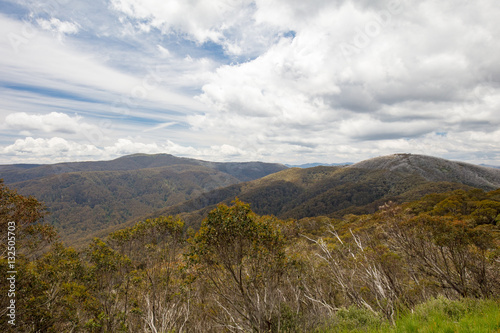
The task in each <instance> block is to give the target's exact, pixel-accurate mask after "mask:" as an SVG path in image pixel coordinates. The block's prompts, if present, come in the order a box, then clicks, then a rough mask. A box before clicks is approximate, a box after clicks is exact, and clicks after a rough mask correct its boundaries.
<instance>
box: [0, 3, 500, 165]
mask: <svg viewBox="0 0 500 333" xmlns="http://www.w3.org/2000/svg"><path fill="white" fill-rule="evenodd" d="M70 1H71V6H73V5H75V6H81V7H82V6H83V7H85V6H86V5H85V4H84V3H81V2H75V1H73V0H70ZM24 2H28V3H30V4H31V5H30V6H34V5H33V4H34V1H32V0H24ZM63 7H64V6H62V7H60V8H59V9H58V11H57V12H50V13H48V14H47V15H45V16H42V18H41V19H39V21H38V25H39V26H40V27H42V28H44V29H46V30H49V31H52V32H55V31H59V32H61V33H64V34H65V35H67V38H72V41H76V40H78V38H79V35H80V34H78V33H77V32H78V29H81V30H85V31H91V32H94V33H95V31H99V34H100V35H99V36H101V34H102V36H106V37H109V40H114V41H119V42H117V44H120V43H122V44H127V43H131V44H132V45H135V47H136V50H135V53H134V57H130V56H125V55H126V54H127V50H125V49H119V51H118V52H117V54H122V56H116V57H111V56H109V57H108V55H110V54H112V52H108V51H109V49H107V48H106V47H107V46H105V44H106V43H104V42H103V43H102V44H100V45H102V46H103V48H104V49H105V50H106V52H108V53H106V54H105V56H103V54H104V53H103V51H101V50H96V48H92V47H90V46H89V45H91V43H89V42H88V41H86V42H82V41H81V40H80V44H78V43H72V44H71V45H66V46H61V45H60V43H54V41H53V40H49V39H48V38H47V36H46V35H50V34H48V33H46V32H44V33H41V34H39V36H38V37H36V38H32V39H30V40H29V42H28V43H23V42H21V43H20V44H18V46H19V49H20V50H21V51H22V52H18V53H15V52H11V51H12V47H11V45H10V43H9V42H8V40H0V43H1V44H0V46H2V45H3V46H5V47H2V50H6V51H4V52H6V56H5V57H2V58H1V60H0V64H1V65H2V67H3V68H4V69H5V70H0V74H2V75H3V76H4V77H5V78H6V80H7V81H17V82H21V83H23V84H25V85H29V84H31V83H33V82H36V86H44V87H49V88H51V89H54V90H56V89H59V90H64V91H67V90H70V92H71V94H72V95H74V96H79V97H80V98H82V97H81V96H92V97H93V98H94V99H96V100H99V101H104V102H103V103H104V104H106V103H109V104H112V107H111V110H108V111H107V112H106V111H103V110H102V108H101V109H99V113H100V115H102V114H105V115H107V116H109V115H110V114H111V113H114V114H120V115H121V116H123V117H122V118H123V119H119V120H118V119H117V123H118V122H122V123H121V125H123V126H122V128H127V129H128V130H129V132H131V133H130V134H131V135H133V132H134V130H135V131H138V132H140V133H141V135H144V137H142V138H138V137H127V138H126V136H127V135H128V134H129V133H125V134H124V131H121V132H120V133H118V134H114V133H111V132H109V136H110V138H109V140H101V141H99V144H98V143H96V142H95V140H94V141H92V140H90V144H91V145H93V146H95V147H96V149H97V153H96V155H95V156H101V157H105V156H112V155H116V154H127V153H131V152H135V151H139V150H143V151H145V152H151V153H152V152H172V153H174V154H178V155H181V156H190V157H198V158H205V159H212V160H214V159H220V160H224V159H228V160H229V159H236V160H243V159H263V160H266V161H275V162H290V163H295V162H296V161H306V160H307V161H311V162H312V161H318V160H320V161H326V162H341V161H346V160H348V161H356V160H360V159H364V158H368V157H372V156H376V155H383V154H390V153H393V152H414V153H425V154H431V155H432V154H434V155H437V156H442V157H447V158H452V157H454V156H455V157H460V158H463V159H469V160H471V161H472V160H474V161H475V160H478V159H482V160H485V161H486V160H494V159H496V158H498V157H499V150H500V146H499V144H498V142H500V140H498V133H499V132H498V128H499V125H500V114H499V113H498V109H499V107H500V63H499V62H498V55H499V54H500V41H499V40H498V38H497V36H498V35H500V26H499V25H498V23H497V21H498V17H500V7H498V5H497V4H496V3H495V2H494V1H492V0H485V1H480V2H474V3H459V4H457V3H456V1H452V0H444V1H439V2H436V1H431V0H423V1H418V2H411V1H408V0H391V1H378V0H377V1H373V0H358V1H352V0H334V1H331V0H311V1H299V0H229V1H228V0H215V1H210V2H206V1H201V0H195V1H180V0H168V1H159V0H145V1H139V0H112V1H110V2H106V3H104V2H102V3H100V4H99V8H100V12H103V13H101V14H100V16H98V17H99V18H96V19H95V21H92V20H93V16H91V15H89V16H88V19H85V20H77V19H75V16H74V14H68V13H70V12H71V10H69V9H64V8H63ZM86 8H87V9H86V10H87V11H85V12H88V11H89V9H88V8H89V7H88V6H87V7H86ZM92 8H93V7H92ZM105 9H106V10H105ZM55 17H57V18H58V19H54V18H55ZM97 22H98V23H99V24H94V23H97ZM103 22H112V24H111V23H110V24H109V26H108V25H107V24H108V23H106V24H104V23H103ZM117 22H119V23H117ZM71 24H74V25H75V26H74V27H73V26H71ZM113 24H115V25H114V26H112V25H113ZM93 26H96V27H95V28H92V27H93ZM0 27H2V28H4V29H3V30H5V31H11V30H12V29H14V28H15V30H16V31H22V26H21V24H20V23H13V22H12V20H11V19H7V18H4V17H1V16H0ZM52 38H53V37H52ZM95 40H97V38H96V39H95ZM95 40H94V41H95ZM91 42H93V41H91ZM85 43H87V44H85ZM134 43H135V44H134ZM149 44H150V45H149ZM75 45H80V46H81V45H84V46H85V47H84V49H85V50H86V51H88V50H91V52H90V53H89V54H87V53H84V52H81V50H78V49H77V48H73V47H74V46H75ZM106 45H107V44H106ZM137 45H140V46H141V47H138V46H137ZM23 50H24V51H23ZM92 52H94V53H92ZM33 54H36V55H37V56H36V57H33ZM135 55H138V57H137V59H136V58H135ZM101 58H105V59H104V60H103V61H98V60H97V59H101ZM130 58H133V62H132V61H130ZM126 59H128V60H126ZM120 61H121V62H120ZM146 64H148V65H146ZM151 64H153V66H151ZM120 66H121V67H122V68H121V69H120ZM148 66H149V67H148ZM7 68H8V69H9V70H6V69H7ZM124 68H125V69H124ZM130 68H132V69H133V70H137V69H138V68H139V69H142V72H141V73H145V72H147V73H148V74H144V75H142V76H139V77H138V76H136V75H131V74H130V72H128V73H127V70H131V71H133V70H132V69H130ZM146 68H147V70H145V69H146ZM151 68H153V70H151ZM151 71H152V73H151ZM139 72H140V70H139ZM19 73H23V75H20V74H19ZM146 75H152V76H149V77H146ZM33 77H35V78H36V80H34V79H33ZM151 78H153V79H154V78H159V79H158V80H156V79H155V80H151ZM32 85H34V84H32ZM68 86H69V87H71V89H70V88H68ZM63 87H64V89H63ZM110 87H111V88H110ZM149 88H154V89H149ZM59 90H58V91H59ZM179 91H182V93H177V92H179ZM7 96H8V97H7V99H8V102H0V108H3V109H5V110H13V111H12V112H15V113H14V114H13V115H9V116H8V117H6V118H5V119H6V122H5V124H4V127H3V128H7V129H8V130H10V131H16V135H21V136H36V135H39V136H41V134H40V133H45V134H46V135H45V139H44V140H50V137H51V136H56V135H57V136H59V137H61V138H62V137H64V138H65V139H67V140H68V142H73V141H71V140H70V139H69V137H68V135H69V136H71V135H76V134H78V133H80V132H79V130H78V128H79V127H78V126H80V127H81V126H82V124H84V123H85V122H84V121H83V119H80V118H77V117H76V116H68V115H71V114H73V113H74V111H72V112H70V111H69V110H76V109H80V110H81V109H82V108H83V106H82V105H78V107H76V104H75V103H72V104H71V105H70V104H68V105H62V106H60V108H58V109H54V110H63V112H64V113H60V114H59V113H54V114H52V113H50V112H45V110H48V109H49V108H48V106H46V105H44V106H43V107H44V109H43V110H44V111H39V112H41V113H42V114H35V115H33V111H31V110H30V111H27V110H23V109H22V107H21V106H20V104H19V103H20V102H19V103H18V100H16V101H15V103H14V101H13V97H12V96H13V94H10V93H9V94H7ZM110 96H112V97H110ZM193 97H194V98H193ZM70 99H71V98H67V100H70ZM34 100H35V98H34V97H31V99H29V105H31V106H37V104H36V103H35V102H34ZM24 101H25V102H26V101H28V99H27V98H24ZM116 101H118V102H116ZM58 102H60V99H59V100H58ZM73 102H74V100H73ZM9 103H10V104H9ZM90 103H92V102H89V103H87V104H85V107H89V106H90V105H91V104H90ZM38 104H41V103H38ZM14 106H15V107H16V108H14ZM123 109H125V112H122V111H121V110H123ZM32 110H36V109H35V108H32ZM164 110H168V111H164ZM12 112H9V113H12ZM23 112H24V114H23ZM92 112H95V113H96V114H97V111H89V113H92ZM80 113H81V114H83V113H82V112H80ZM64 115H66V116H64ZM115 119H116V118H115ZM139 119H140V121H139ZM89 126H91V125H89ZM148 129H149V130H148ZM96 131H97V132H98V129H95V128H94V131H93V130H92V128H90V130H89V131H88V132H96ZM155 136H156V137H155ZM70 138H71V139H72V140H75V141H74V144H84V141H85V140H86V139H80V140H79V141H78V140H77V137H76V136H72V137H70ZM21 140H27V139H21ZM33 140H38V139H33ZM87 141H88V140H87ZM87 141H85V142H87ZM22 142H24V141H22ZM174 142H175V143H174ZM11 143H12V142H10V143H9V144H11ZM2 144H3V146H4V147H7V146H8V144H7V143H5V139H4V140H3V142H2ZM41 144H42V143H41ZM43 144H45V145H47V142H45V141H44V142H43ZM70 146H71V143H70ZM75 147H76V146H75ZM3 149H6V148H3ZM467 156H468V157H467ZM481 156H482V157H481Z"/></svg>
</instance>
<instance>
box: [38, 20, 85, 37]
mask: <svg viewBox="0 0 500 333" xmlns="http://www.w3.org/2000/svg"><path fill="white" fill-rule="evenodd" d="M37 23H38V25H39V26H40V27H41V28H42V29H44V30H47V31H51V32H52V33H55V34H57V35H58V37H59V38H61V36H62V35H65V34H69V35H72V34H76V33H78V31H79V26H78V24H75V23H73V22H67V21H61V20H59V19H57V18H55V17H53V18H51V19H50V20H45V19H42V18H39V19H37Z"/></svg>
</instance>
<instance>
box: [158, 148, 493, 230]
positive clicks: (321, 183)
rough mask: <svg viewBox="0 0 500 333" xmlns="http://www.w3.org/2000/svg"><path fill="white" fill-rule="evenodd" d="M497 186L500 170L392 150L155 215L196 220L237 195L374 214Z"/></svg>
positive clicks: (306, 212)
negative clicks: (392, 205)
mask: <svg viewBox="0 0 500 333" xmlns="http://www.w3.org/2000/svg"><path fill="white" fill-rule="evenodd" d="M499 187H500V170H496V169H492V168H485V167H480V166H475V165H471V164H465V163H459V162H452V161H447V160H443V159H438V158H434V157H429V156H422V155H409V154H396V155H391V156H385V157H379V158H374V159H371V160H367V161H363V162H360V163H357V164H354V165H350V166H337V167H328V166H319V167H314V168H308V169H298V168H292V169H287V170H284V171H280V172H278V173H275V174H272V175H269V176H266V177H263V178H262V179H258V180H255V181H251V182H245V183H239V184H235V185H231V186H228V187H226V188H220V189H216V190H213V191H210V192H207V193H203V194H202V195H200V196H199V197H197V198H194V199H192V200H189V201H187V202H184V203H182V204H180V205H176V206H173V207H168V208H166V209H164V210H160V211H158V212H156V213H155V214H152V215H149V217H154V216H158V215H177V214H181V215H182V216H183V218H184V219H185V220H186V222H187V223H188V224H193V225H194V224H195V223H196V221H200V220H201V219H202V218H203V217H204V216H206V214H207V213H208V212H209V211H210V210H211V209H213V208H214V207H215V205H217V204H218V203H219V202H224V203H226V204H229V203H230V202H231V201H232V200H233V199H234V198H235V197H238V198H240V199H241V200H242V201H245V202H248V203H250V204H251V205H252V208H253V209H254V210H255V212H257V213H258V214H273V215H276V216H278V217H280V218H296V219H298V218H303V217H311V216H321V215H325V216H330V217H341V216H344V215H345V214H349V213H354V214H364V213H373V212H375V210H376V209H377V208H378V207H379V206H380V205H382V204H383V203H384V202H387V201H394V202H400V203H402V202H405V201H409V200H414V199H417V198H420V197H422V196H423V195H425V194H428V193H438V192H446V191H451V190H454V189H472V188H481V189H484V190H493V189H496V188H499Z"/></svg>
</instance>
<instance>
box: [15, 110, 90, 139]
mask: <svg viewBox="0 0 500 333" xmlns="http://www.w3.org/2000/svg"><path fill="white" fill-rule="evenodd" d="M81 119H82V118H81V117H80V116H78V115H75V116H74V117H70V116H68V115H66V114H64V113H60V112H51V113H49V114H44V115H43V114H31V115H29V114H27V113H25V112H18V113H11V114H9V115H8V116H7V117H5V124H6V125H7V127H9V128H11V129H15V130H19V131H42V132H45V133H57V132H59V133H70V134H74V133H79V132H82V131H89V130H94V129H95V128H96V127H95V126H92V125H89V124H87V123H83V122H81V121H80V120H81Z"/></svg>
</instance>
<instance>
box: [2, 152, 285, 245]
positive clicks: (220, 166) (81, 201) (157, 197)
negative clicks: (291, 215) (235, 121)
mask: <svg viewBox="0 0 500 333" xmlns="http://www.w3.org/2000/svg"><path fill="white" fill-rule="evenodd" d="M284 169H286V167H285V166H283V165H281V164H270V163H261V162H247V163H217V162H207V161H201V160H195V159H187V158H178V157H175V156H172V155H167V154H159V155H144V154H136V155H130V156H125V157H121V158H118V159H115V160H112V161H100V162H75V163H58V164H53V165H5V166H1V167H0V178H3V179H4V180H5V183H6V184H8V185H9V187H10V188H14V189H17V190H18V192H19V193H20V194H23V195H32V196H34V197H36V198H37V199H38V200H40V201H42V202H44V203H45V204H46V205H47V207H48V210H49V212H50V215H49V216H48V217H47V218H46V221H48V222H50V223H51V224H53V225H55V226H56V227H57V228H58V229H59V230H60V233H61V236H62V238H63V240H65V241H67V242H69V243H74V242H78V241H80V240H81V239H83V238H85V237H86V236H88V235H91V234H93V233H95V232H98V231H99V230H102V229H105V228H109V227H110V226H114V225H120V224H122V223H124V222H126V221H128V220H130V219H134V218H137V217H139V216H143V215H145V214H149V213H152V212H154V211H156V210H158V209H164V208H165V207H169V206H172V205H176V204H179V203H182V202H184V201H186V200H190V199H193V198H195V197H198V196H199V195H200V194H202V193H205V192H207V191H211V190H214V189H216V188H219V187H226V186H229V185H233V184H237V183H240V182H242V181H248V180H254V179H257V178H260V177H263V176H266V175H268V174H270V173H273V172H277V171H280V170H284Z"/></svg>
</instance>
